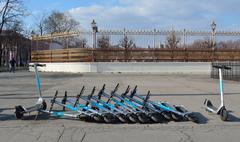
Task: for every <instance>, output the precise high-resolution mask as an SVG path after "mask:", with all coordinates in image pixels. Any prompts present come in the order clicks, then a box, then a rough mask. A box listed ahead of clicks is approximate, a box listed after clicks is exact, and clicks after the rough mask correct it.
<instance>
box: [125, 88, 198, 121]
mask: <svg viewBox="0 0 240 142" xmlns="http://www.w3.org/2000/svg"><path fill="white" fill-rule="evenodd" d="M136 88H137V86H135V88H134V91H133V92H136V91H135V90H136ZM150 96H151V93H150V91H149V92H148V94H147V95H146V97H145V98H144V97H143V96H140V95H138V94H136V93H131V95H130V96H129V97H130V98H134V97H136V98H138V99H140V100H142V101H144V102H145V103H147V104H148V105H149V106H151V107H154V108H156V109H158V110H161V114H162V115H163V116H164V117H165V119H167V120H171V119H174V120H175V121H181V120H182V121H193V122H196V123H197V122H198V119H197V117H196V115H195V114H194V112H189V111H188V110H187V109H185V107H183V106H180V105H170V104H168V103H163V102H159V103H157V102H154V101H151V100H149V99H150Z"/></svg>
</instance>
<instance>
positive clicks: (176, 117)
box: [171, 113, 183, 121]
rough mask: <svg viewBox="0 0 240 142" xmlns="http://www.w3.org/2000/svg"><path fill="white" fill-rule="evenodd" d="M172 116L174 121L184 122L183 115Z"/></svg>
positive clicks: (173, 114) (174, 114)
mask: <svg viewBox="0 0 240 142" xmlns="http://www.w3.org/2000/svg"><path fill="white" fill-rule="evenodd" d="M171 115H172V118H173V120H174V121H182V120H183V117H182V116H181V115H178V114H176V113H171Z"/></svg>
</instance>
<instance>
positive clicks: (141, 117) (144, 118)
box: [138, 113, 150, 123]
mask: <svg viewBox="0 0 240 142" xmlns="http://www.w3.org/2000/svg"><path fill="white" fill-rule="evenodd" d="M138 120H139V121H140V123H148V122H150V118H149V117H148V116H147V115H146V114H145V113H138Z"/></svg>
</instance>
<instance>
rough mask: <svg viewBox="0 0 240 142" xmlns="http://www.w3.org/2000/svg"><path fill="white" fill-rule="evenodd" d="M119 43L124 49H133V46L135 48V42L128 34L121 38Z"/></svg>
mask: <svg viewBox="0 0 240 142" xmlns="http://www.w3.org/2000/svg"><path fill="white" fill-rule="evenodd" d="M119 45H120V47H122V48H124V49H131V48H134V45H135V44H134V42H133V40H132V39H129V38H128V36H124V38H123V39H121V40H120V44H119Z"/></svg>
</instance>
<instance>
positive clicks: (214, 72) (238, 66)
mask: <svg viewBox="0 0 240 142" xmlns="http://www.w3.org/2000/svg"><path fill="white" fill-rule="evenodd" d="M214 65H226V66H229V67H231V68H232V69H231V70H223V72H222V74H223V79H226V80H234V81H240V62H239V61H225V62H212V69H211V78H215V79H217V78H219V72H218V69H216V68H213V66H214Z"/></svg>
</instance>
